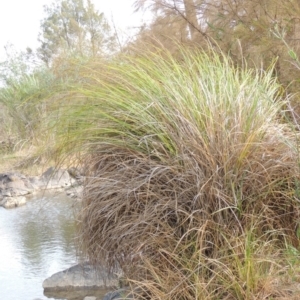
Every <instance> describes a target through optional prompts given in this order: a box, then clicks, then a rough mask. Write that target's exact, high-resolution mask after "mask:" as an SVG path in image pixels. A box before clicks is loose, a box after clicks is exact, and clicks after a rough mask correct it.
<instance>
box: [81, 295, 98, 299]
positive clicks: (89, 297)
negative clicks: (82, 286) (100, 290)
mask: <svg viewBox="0 0 300 300" xmlns="http://www.w3.org/2000/svg"><path fill="white" fill-rule="evenodd" d="M83 300H97V297H94V296H87V297H84V299H83Z"/></svg>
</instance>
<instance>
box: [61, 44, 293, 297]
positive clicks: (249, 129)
mask: <svg viewBox="0 0 300 300" xmlns="http://www.w3.org/2000/svg"><path fill="white" fill-rule="evenodd" d="M180 51H181V52H180V53H181V55H180V57H178V58H177V59H174V58H173V57H172V55H171V54H169V52H168V51H166V50H164V51H161V52H159V51H158V52H156V54H153V53H152V54H151V53H150V54H146V53H144V54H143V55H140V56H139V57H121V58H120V59H117V60H116V61H111V62H105V61H102V62H99V63H98V64H96V62H95V61H93V63H92V64H90V65H86V66H84V67H81V68H80V70H79V74H81V78H80V79H79V78H78V79H79V82H78V85H77V86H76V85H75V86H74V85H73V88H72V89H70V91H69V93H68V94H65V98H64V102H63V103H62V101H61V100H60V103H61V104H62V105H61V106H60V113H61V114H62V115H63V116H64V117H63V118H60V119H59V120H57V126H56V128H55V129H56V130H58V131H60V134H61V142H60V143H59V144H58V152H60V153H65V154H66V155H70V154H74V153H76V152H79V153H81V155H82V161H84V162H85V166H86V174H87V179H86V182H85V190H84V196H83V202H82V205H83V206H82V209H81V210H80V212H79V213H80V216H79V220H80V223H79V226H80V233H79V237H80V239H81V242H82V249H83V251H84V253H86V255H87V256H88V257H89V259H91V260H93V261H95V262H99V261H100V262H101V263H103V264H105V265H106V266H108V267H109V268H111V269H112V270H114V269H118V268H119V267H121V268H122V270H123V271H124V273H125V276H126V277H127V278H128V280H129V282H130V283H132V285H133V287H136V286H138V287H139V289H138V290H137V291H139V292H141V291H142V293H139V294H140V295H139V297H142V298H143V297H144V298H143V299H150V298H151V299H266V298H270V297H277V296H278V295H281V293H282V291H281V289H280V285H278V284H277V283H276V282H278V280H281V279H282V278H283V277H280V276H281V275H280V274H281V272H282V270H283V269H284V268H286V269H287V270H288V271H291V272H292V270H291V267H290V266H289V264H288V262H287V261H286V260H284V259H281V260H280V262H276V259H277V258H278V257H281V256H282V255H283V253H285V249H286V246H287V245H291V246H293V247H295V248H297V247H298V246H299V245H298V238H297V236H296V228H297V226H298V218H299V202H298V199H297V197H296V194H295V192H294V191H295V190H296V188H297V182H298V181H297V180H299V178H298V177H299V169H298V164H297V162H298V155H297V145H296V139H295V133H294V132H292V131H291V129H290V128H289V126H288V125H287V124H282V123H281V122H280V116H281V109H282V106H283V105H284V100H283V99H281V98H280V95H279V91H280V89H279V85H278V84H277V82H276V80H275V79H273V78H272V70H271V71H269V72H263V71H261V70H260V71H249V70H247V69H239V68H235V67H234V64H233V62H232V61H231V60H229V59H228V58H226V57H225V56H224V55H223V56H217V55H216V54H214V53H213V52H209V53H204V52H200V53H199V52H197V51H191V50H185V49H181V50H180ZM58 152H57V153H58Z"/></svg>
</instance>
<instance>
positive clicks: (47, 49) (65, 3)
mask: <svg viewBox="0 0 300 300" xmlns="http://www.w3.org/2000/svg"><path fill="white" fill-rule="evenodd" d="M45 13H46V14H47V17H46V18H45V19H44V20H43V21H42V23H41V33H40V36H39V41H40V43H41V46H40V48H39V49H38V52H39V54H40V57H41V58H42V60H43V61H44V62H46V63H47V64H48V65H49V64H50V63H51V61H52V60H53V59H54V58H55V57H57V56H59V55H61V54H63V53H67V54H70V53H73V55H74V54H75V55H81V56H85V55H87V56H96V55H103V54H107V53H109V52H111V51H112V50H113V49H114V47H115V36H114V34H113V33H112V31H111V29H110V26H109V24H108V22H107V20H106V19H105V17H104V14H103V13H99V12H98V11H97V10H96V9H95V7H94V4H93V3H92V2H91V1H90V0H87V1H86V2H85V1H83V0H56V1H54V2H53V3H52V4H51V5H49V6H45Z"/></svg>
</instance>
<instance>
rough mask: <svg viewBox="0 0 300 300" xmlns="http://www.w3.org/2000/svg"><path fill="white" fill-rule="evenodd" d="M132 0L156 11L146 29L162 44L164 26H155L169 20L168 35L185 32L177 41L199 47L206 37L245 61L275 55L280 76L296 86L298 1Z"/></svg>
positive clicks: (266, 62)
mask: <svg viewBox="0 0 300 300" xmlns="http://www.w3.org/2000/svg"><path fill="white" fill-rule="evenodd" d="M135 6H136V9H137V10H139V9H151V10H152V11H153V12H154V13H155V14H156V18H155V19H154V21H153V23H152V24H151V25H150V26H149V27H148V34H149V32H151V33H152V34H153V35H154V36H155V37H156V38H158V40H160V41H162V43H163V45H164V46H166V47H168V45H169V44H170V42H169V40H168V39H164V38H163V36H162V34H164V35H165V31H164V30H156V28H159V27H163V26H164V22H168V20H172V22H173V23H172V24H171V23H168V26H166V25H165V28H167V29H168V32H169V36H173V37H175V38H176V36H177V35H178V32H181V33H182V34H186V36H185V38H183V37H181V40H180V41H181V42H188V43H192V44H193V45H196V46H197V47H202V48H203V47H206V46H207V41H208V42H209V43H210V45H214V46H216V49H218V50H219V49H221V50H222V51H223V52H224V53H228V54H229V55H231V57H232V58H233V60H234V61H235V62H236V63H237V64H242V63H244V61H245V59H246V60H247V64H248V66H253V67H261V66H263V67H264V68H267V67H269V66H270V64H271V63H272V62H274V60H276V59H277V62H276V66H275V71H276V74H277V75H278V77H279V79H280V82H281V83H283V85H284V86H288V87H289V90H290V91H298V90H299V88H300V84H299V80H295V79H296V78H298V77H299V67H298V66H299V64H297V68H295V66H294V65H293V61H292V60H293V57H300V47H299V46H300V43H299V41H300V18H299V15H300V2H299V1H294V0H285V1H282V0H218V1H215V0H136V1H135ZM175 22H176V24H175ZM179 27H180V28H181V30H179ZM142 34H144V32H142ZM287 45H288V47H287ZM291 49H293V52H291ZM291 54H292V56H293V57H291ZM291 83H293V84H291Z"/></svg>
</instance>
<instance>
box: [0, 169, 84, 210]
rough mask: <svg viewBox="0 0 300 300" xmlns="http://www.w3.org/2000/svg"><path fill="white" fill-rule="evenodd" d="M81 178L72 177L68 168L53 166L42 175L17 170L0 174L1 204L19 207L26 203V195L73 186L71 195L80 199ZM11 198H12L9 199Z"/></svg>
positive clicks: (8, 206)
mask: <svg viewBox="0 0 300 300" xmlns="http://www.w3.org/2000/svg"><path fill="white" fill-rule="evenodd" d="M78 183H79V180H76V179H74V178H72V177H71V176H70V175H69V173H68V171H67V170H63V169H58V170H56V169H55V168H53V167H51V168H49V169H48V170H47V171H46V172H44V173H43V174H42V175H41V176H40V177H37V176H34V177H26V176H24V175H22V174H20V173H17V172H8V173H1V174H0V206H3V207H5V208H13V207H18V206H20V205H23V204H25V203H26V199H25V198H24V197H21V196H24V195H28V194H32V193H34V192H36V191H38V190H46V189H59V188H67V187H70V188H72V191H70V197H72V198H76V199H79V198H81V194H82V187H81V186H78ZM9 198H11V199H9Z"/></svg>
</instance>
